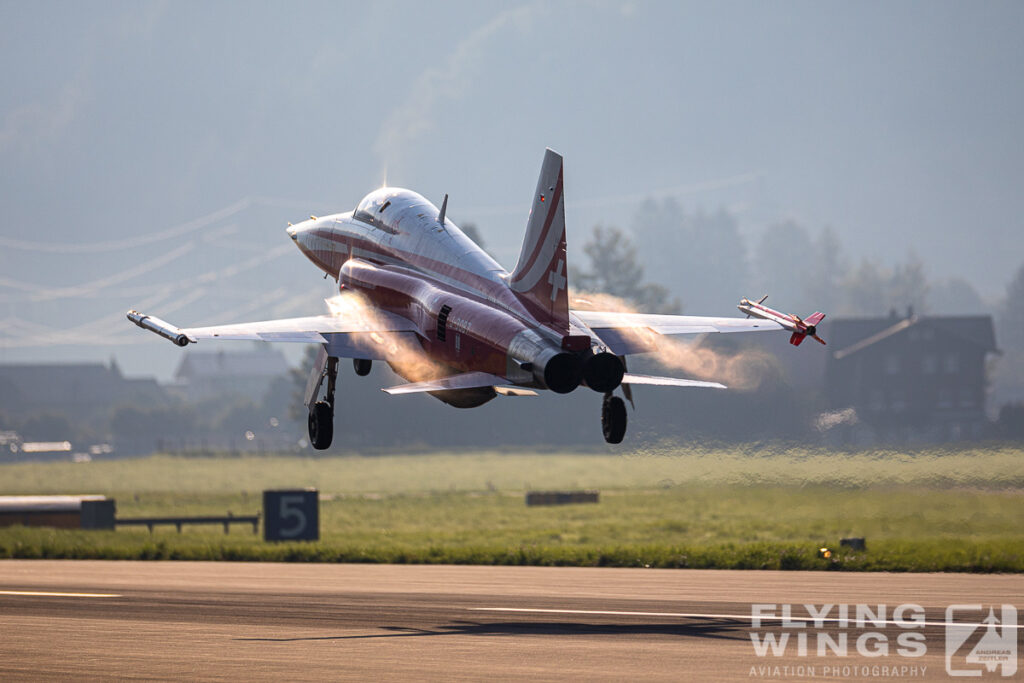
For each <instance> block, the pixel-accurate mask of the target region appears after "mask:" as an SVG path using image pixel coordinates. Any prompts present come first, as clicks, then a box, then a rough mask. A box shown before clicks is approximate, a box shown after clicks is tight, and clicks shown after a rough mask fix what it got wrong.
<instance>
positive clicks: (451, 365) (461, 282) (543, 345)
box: [128, 149, 814, 449]
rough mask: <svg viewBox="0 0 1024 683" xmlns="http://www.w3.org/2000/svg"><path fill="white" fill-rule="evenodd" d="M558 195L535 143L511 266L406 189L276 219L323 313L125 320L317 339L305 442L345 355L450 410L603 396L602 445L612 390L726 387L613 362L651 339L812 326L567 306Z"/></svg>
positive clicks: (553, 170)
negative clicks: (322, 281) (522, 226)
mask: <svg viewBox="0 0 1024 683" xmlns="http://www.w3.org/2000/svg"><path fill="white" fill-rule="evenodd" d="M562 190H563V184H562V157H561V156H560V155H559V154H558V153H556V152H554V151H552V150H550V149H548V150H547V151H546V152H545V154H544V162H543V165H542V166H541V172H540V178H539V180H538V181H537V189H536V191H535V192H534V194H533V197H532V201H531V210H530V217H529V221H528V222H527V226H526V239H525V241H524V242H523V247H522V251H521V253H520V255H519V262H518V263H517V264H516V267H515V269H513V271H512V272H511V273H510V272H508V271H507V270H505V269H504V268H502V267H501V266H500V265H499V264H498V263H496V262H495V261H494V259H492V258H491V257H490V256H488V255H487V254H486V253H485V252H484V251H483V250H482V249H481V248H480V247H478V246H477V245H476V244H475V243H474V242H473V241H472V240H470V239H469V238H468V237H467V236H466V235H465V234H464V233H463V232H462V231H461V230H460V229H459V228H458V226H456V225H455V224H454V223H453V222H452V221H451V220H449V219H448V218H447V217H446V216H445V214H446V210H447V206H448V197H447V196H445V199H444V202H442V204H441V208H440V209H438V208H437V207H436V206H434V205H433V204H431V203H430V202H429V201H427V200H426V199H424V198H423V197H422V196H420V195H419V194H416V193H415V192H411V191H410V190H403V189H400V188H395V187H385V188H381V189H379V190H375V191H374V192H371V193H370V194H368V195H366V197H364V198H363V200H362V201H360V202H359V205H358V206H357V207H356V209H355V210H354V211H349V212H346V213H339V214H335V215H332V216H324V217H320V218H317V217H315V216H311V217H310V219H309V220H308V221H304V222H302V223H299V224H297V225H292V226H289V227H288V234H289V235H290V236H291V238H292V240H294V241H295V244H296V246H298V248H299V249H300V250H301V251H302V253H303V254H305V255H306V256H307V257H308V258H309V260H311V261H312V262H313V263H314V264H316V266H317V267H319V268H320V269H321V270H323V271H324V272H325V273H327V274H328V275H330V276H331V277H333V278H335V279H336V280H337V281H338V284H339V287H340V291H341V296H339V297H335V298H334V299H332V300H329V301H328V303H329V305H330V309H331V312H330V313H329V314H327V315H320V316H313V317H306V318H292V319H287V320H269V321H263V322H253V323H240V324H232V325H219V326H215V327H193V328H182V329H179V328H177V327H174V326H173V325H171V324H169V323H167V322H164V321H163V320H160V319H159V318H155V317H153V316H148V315H144V314H141V313H138V312H136V311H129V313H128V319H129V320H131V321H132V322H133V323H135V324H136V325H138V326H140V327H142V328H144V329H147V330H150V331H152V332H155V333H156V334H159V335H160V336H162V337H165V338H167V339H170V340H171V341H173V342H174V343H176V344H177V345H179V346H186V345H188V344H189V343H195V342H197V341H199V340H204V339H251V340H262V341H282V342H305V343H313V344H319V346H320V348H319V353H318V357H317V362H316V363H315V366H314V368H313V372H312V374H311V376H310V381H309V385H308V388H307V392H306V405H307V407H308V408H309V437H310V442H311V443H312V445H313V446H314V447H315V448H318V449H324V448H327V447H328V446H330V444H331V440H332V436H333V431H334V428H333V419H334V394H335V384H336V379H337V373H338V360H339V359H340V358H351V359H353V363H354V366H355V372H356V374H358V375H366V374H367V373H368V372H369V371H370V367H371V363H372V361H374V360H380V361H384V362H386V363H388V364H389V365H390V366H391V368H392V369H393V370H395V371H396V372H397V373H398V374H399V375H400V376H401V377H403V378H404V379H405V380H406V381H407V382H409V383H408V384H402V385H399V386H394V387H388V388H385V389H384V391H386V392H387V393H389V394H409V393H417V392H427V393H429V394H431V395H433V396H435V397H437V398H439V399H440V400H442V401H444V402H445V403H447V404H449V405H452V406H455V407H458V408H472V407H476V406H479V405H481V404H483V403H486V402H487V401H490V400H491V399H492V398H494V397H495V396H496V395H498V394H502V395H506V396H522V395H535V392H534V391H533V390H534V389H549V390H551V391H554V392H556V393H559V394H567V393H569V392H571V391H574V390H575V389H576V388H577V387H580V386H586V387H589V388H590V389H592V390H593V391H596V392H597V393H599V394H601V395H602V396H603V397H604V399H603V402H602V410H601V424H602V427H603V432H604V438H605V440H606V441H608V442H609V443H619V442H621V441H622V438H623V436H624V435H625V432H626V408H625V403H624V402H623V400H622V398H619V397H618V396H615V395H613V392H615V390H616V389H620V390H621V391H622V393H623V394H624V395H625V396H626V397H627V398H631V392H630V385H633V384H652V385H659V386H678V387H712V388H725V387H724V386H723V385H721V384H718V383H717V382H704V381H698V380H693V379H677V378H671V377H652V376H649V375H638V374H633V373H629V372H627V371H626V363H625V356H626V355H627V354H633V353H645V352H650V351H655V350H657V339H658V337H659V336H660V335H677V334H700V333H707V332H756V331H768V330H783V329H788V330H791V331H793V332H794V335H795V334H796V333H797V329H796V328H797V327H800V330H799V333H800V334H802V335H811V336H813V333H814V328H813V324H812V325H811V326H810V327H809V328H808V327H807V326H806V325H804V323H802V322H800V321H799V319H798V318H795V317H792V318H791V317H787V316H785V315H783V314H780V313H777V312H775V311H771V309H767V308H766V307H765V308H764V310H762V309H761V308H759V307H757V306H755V305H753V304H750V302H749V301H746V300H744V304H741V310H744V312H748V313H750V314H751V315H754V316H756V318H757V319H753V320H751V319H743V318H713V317H697V316H680V315H653V314H650V315H649V314H642V313H617V312H599V311H584V310H570V309H569V298H568V280H567V277H568V275H567V274H568V267H567V263H568V260H567V259H566V249H565V239H566V238H565V197H564V194H563V191H562ZM747 304H749V310H746V309H744V308H743V306H744V305H747ZM768 312H770V313H771V315H768ZM810 320H811V319H810V318H809V319H808V322H809V321H810ZM801 326H802V327H801ZM794 338H795V337H794Z"/></svg>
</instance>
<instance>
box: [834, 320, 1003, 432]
mask: <svg viewBox="0 0 1024 683" xmlns="http://www.w3.org/2000/svg"><path fill="white" fill-rule="evenodd" d="M828 335H829V337H828V342H829V345H830V347H831V348H833V349H835V350H834V351H833V352H832V353H831V354H829V356H828V358H827V361H826V365H825V382H824V388H825V394H826V397H827V400H828V404H829V406H830V408H831V409H832V410H833V411H843V410H848V409H850V408H853V409H854V410H855V411H856V417H857V420H856V422H857V424H851V425H848V426H845V427H844V429H845V430H846V433H845V439H844V440H849V441H858V442H872V441H879V440H882V441H896V442H941V441H950V440H952V441H956V440H961V439H977V438H983V437H985V436H988V435H989V433H990V427H991V424H990V421H989V418H988V415H987V413H986V398H987V389H988V383H987V363H988V359H989V356H990V354H994V353H998V349H997V347H996V339H995V330H994V327H993V324H992V317H991V316H988V315H976V316H917V315H914V314H913V312H912V311H910V312H908V315H907V317H905V318H900V317H898V316H897V315H896V314H895V313H893V314H891V315H890V316H889V317H888V318H860V319H847V320H843V319H839V320H833V321H832V323H831V324H830V325H829V328H828Z"/></svg>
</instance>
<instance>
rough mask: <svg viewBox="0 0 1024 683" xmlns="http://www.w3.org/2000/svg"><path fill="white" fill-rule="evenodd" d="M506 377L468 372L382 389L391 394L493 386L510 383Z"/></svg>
mask: <svg viewBox="0 0 1024 683" xmlns="http://www.w3.org/2000/svg"><path fill="white" fill-rule="evenodd" d="M508 383H509V381H508V380H507V379H505V378H504V377H499V376H498V375H492V374H490V373H486V372H466V373H463V374H461V375H452V376H451V377H443V378H441V379H432V380H427V381H425V382H413V383H411V384H399V385H398V386H394V387H386V388H384V389H381V391H383V392H385V393H387V394H391V395H393V396H394V395H398V394H419V393H423V392H427V391H451V390H453V389H479V388H480V387H493V386H495V385H500V384H508Z"/></svg>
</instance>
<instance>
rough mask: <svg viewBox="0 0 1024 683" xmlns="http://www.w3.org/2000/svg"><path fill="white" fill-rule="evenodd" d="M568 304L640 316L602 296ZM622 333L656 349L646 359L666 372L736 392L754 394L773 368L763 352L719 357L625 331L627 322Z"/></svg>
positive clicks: (689, 343)
mask: <svg viewBox="0 0 1024 683" xmlns="http://www.w3.org/2000/svg"><path fill="white" fill-rule="evenodd" d="M570 301H571V302H572V307H573V308H578V309H585V310H593V311H611V312H614V313H642V311H638V310H636V308H635V307H633V306H632V305H630V304H629V303H628V302H627V301H625V300H624V299H620V298H619V297H616V296H612V295H611V294H604V293H601V292H573V293H572V294H571V296H570ZM622 331H623V332H624V333H625V334H628V335H633V336H634V338H635V341H636V342H637V343H638V344H640V345H643V346H649V345H653V346H655V347H656V348H657V350H655V351H653V352H651V353H650V354H648V355H649V356H650V357H651V358H653V359H654V360H655V361H657V362H658V364H660V365H662V366H663V367H665V368H666V369H671V370H678V371H680V372H682V373H684V374H686V375H687V376H688V378H696V379H702V380H709V381H714V382H722V383H723V384H725V385H726V386H728V387H729V388H730V389H735V390H738V391H754V390H756V389H757V388H758V387H759V386H760V385H761V383H762V382H763V381H764V380H765V379H766V378H767V377H768V376H769V373H770V371H771V368H772V367H773V365H774V362H773V361H774V359H773V358H772V356H771V355H770V354H768V353H766V352H764V351H755V350H749V349H744V350H741V351H737V352H736V353H722V352H719V351H716V350H714V349H710V348H707V347H703V346H698V344H699V342H698V341H695V340H693V339H692V338H691V339H688V340H684V339H683V338H681V337H671V336H665V335H660V334H657V333H655V332H653V331H651V330H650V329H648V328H646V327H628V323H627V322H626V320H623V321H622Z"/></svg>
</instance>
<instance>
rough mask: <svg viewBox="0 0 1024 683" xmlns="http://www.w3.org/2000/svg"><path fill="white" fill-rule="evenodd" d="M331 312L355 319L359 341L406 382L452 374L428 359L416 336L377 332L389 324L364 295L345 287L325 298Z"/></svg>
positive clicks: (433, 378) (439, 377) (406, 333)
mask: <svg viewBox="0 0 1024 683" xmlns="http://www.w3.org/2000/svg"><path fill="white" fill-rule="evenodd" d="M325 301H326V303H327V308H328V310H329V311H330V312H331V314H332V315H338V316H344V317H346V318H348V319H355V320H358V321H359V324H360V326H362V327H363V328H364V329H365V330H366V333H365V334H362V335H360V337H359V339H360V343H361V344H362V345H363V346H365V347H366V348H367V349H372V350H373V354H372V355H374V356H377V355H383V356H384V357H385V358H386V359H387V363H388V365H390V366H391V369H392V370H394V371H395V373H396V374H397V375H398V376H400V377H402V378H403V379H405V380H406V381H408V382H426V381H428V380H435V379H441V378H442V377H447V376H448V375H450V374H452V372H451V370H450V369H448V368H446V367H445V366H443V365H440V364H439V363H435V362H434V361H432V360H431V359H430V358H429V357H428V356H427V354H426V352H425V351H424V350H423V348H422V347H421V346H420V344H419V341H418V340H417V338H416V336H415V335H413V334H411V333H408V332H381V331H380V330H383V329H387V328H388V327H390V326H391V323H390V322H389V321H388V320H386V319H385V318H384V316H382V315H380V313H379V312H378V311H377V310H376V309H375V308H374V306H373V305H372V304H371V303H370V302H369V301H368V300H367V298H366V297H365V296H363V295H362V294H360V293H358V292H354V291H351V290H346V291H345V292H342V293H340V294H337V295H335V296H332V297H331V298H330V299H326V300H325Z"/></svg>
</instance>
